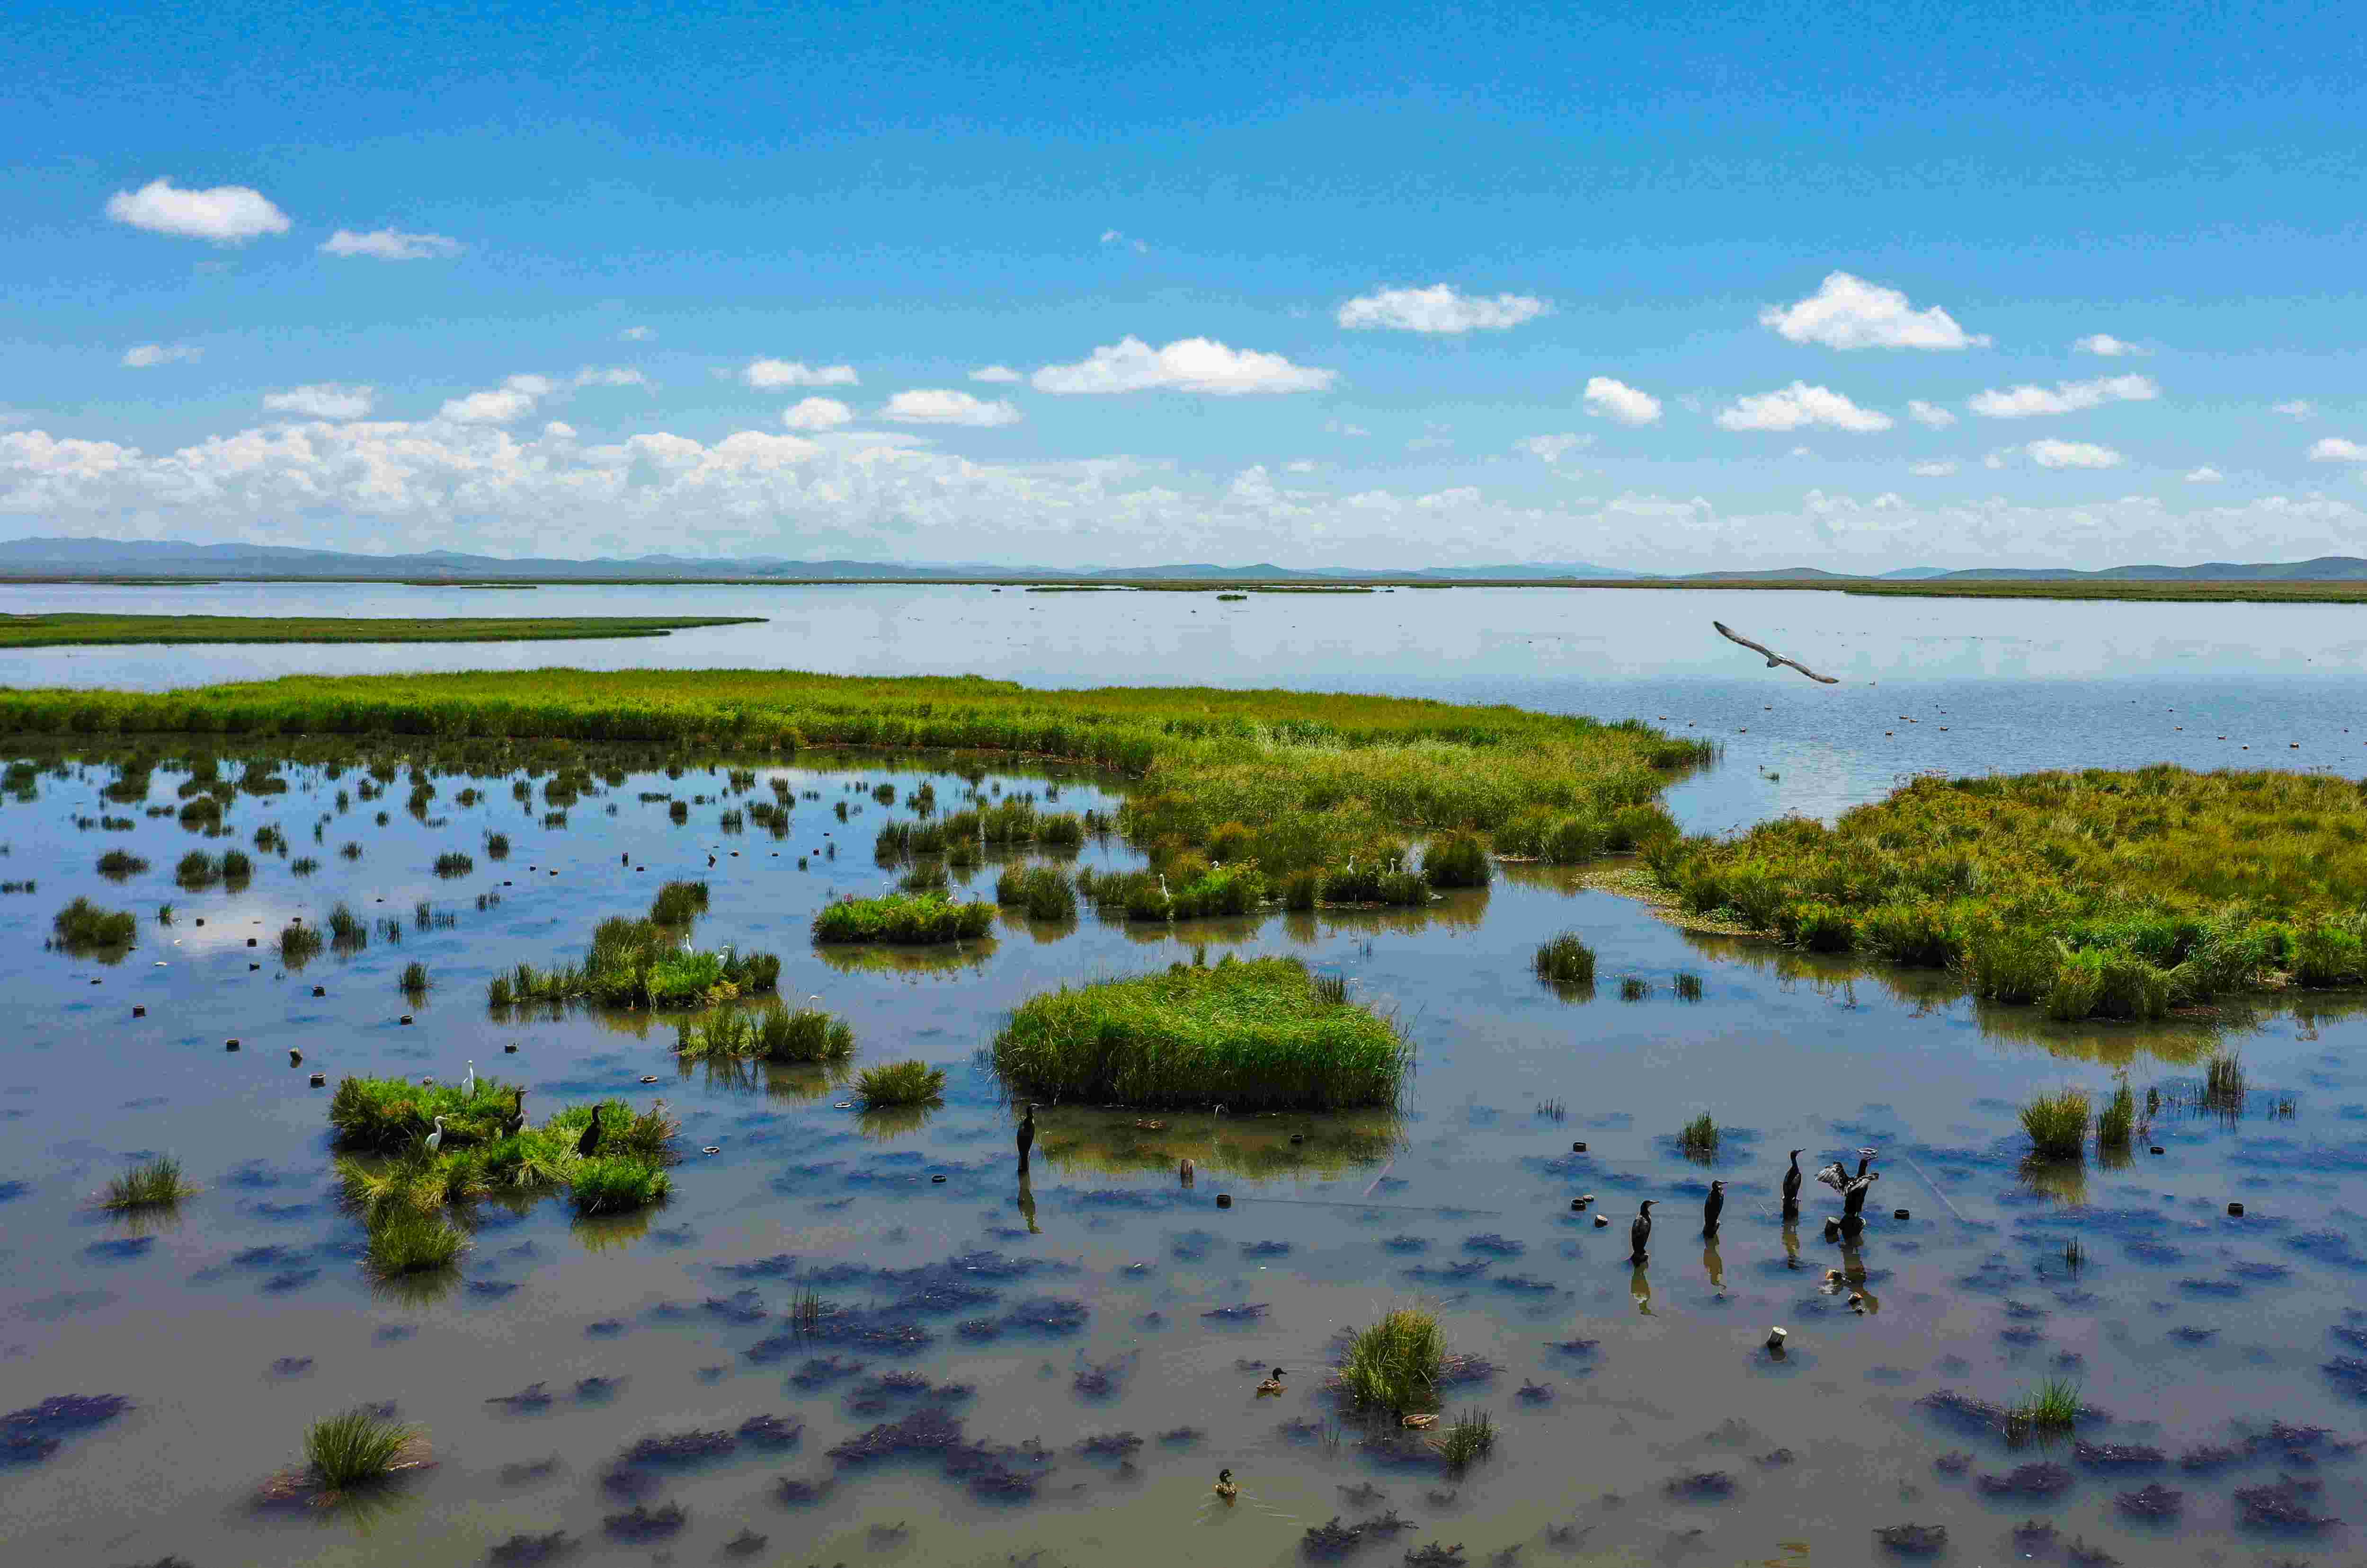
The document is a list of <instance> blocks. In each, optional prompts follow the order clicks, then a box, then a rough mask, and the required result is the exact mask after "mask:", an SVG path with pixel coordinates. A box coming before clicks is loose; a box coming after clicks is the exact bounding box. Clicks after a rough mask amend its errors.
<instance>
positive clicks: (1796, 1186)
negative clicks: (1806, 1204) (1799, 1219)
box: [1784, 1149, 1806, 1214]
mask: <svg viewBox="0 0 2367 1568" xmlns="http://www.w3.org/2000/svg"><path fill="white" fill-rule="evenodd" d="M1805 1153H1806V1150H1804V1149H1794V1150H1793V1151H1792V1168H1791V1169H1789V1170H1787V1171H1785V1172H1784V1213H1786V1214H1796V1213H1799V1212H1800V1156H1801V1155H1803V1154H1805Z"/></svg>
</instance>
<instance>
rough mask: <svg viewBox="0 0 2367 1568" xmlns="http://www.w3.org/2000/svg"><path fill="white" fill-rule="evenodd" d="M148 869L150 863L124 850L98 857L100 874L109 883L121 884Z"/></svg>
mask: <svg viewBox="0 0 2367 1568" xmlns="http://www.w3.org/2000/svg"><path fill="white" fill-rule="evenodd" d="M147 869H148V863H147V862H146V861H144V860H142V859H141V858H140V857H139V856H138V855H135V854H132V853H130V852H127V851H124V850H109V851H108V852H106V853H105V854H103V855H101V856H99V857H98V874H99V875H101V876H103V877H105V878H107V879H108V881H109V882H121V881H123V880H125V879H126V878H128V877H133V876H137V875H139V874H141V873H142V872H143V871H146V870H147Z"/></svg>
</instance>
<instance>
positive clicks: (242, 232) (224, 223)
mask: <svg viewBox="0 0 2367 1568" xmlns="http://www.w3.org/2000/svg"><path fill="white" fill-rule="evenodd" d="M107 215H108V217H109V218H112V219H114V220H116V221H117V222H118V223H129V224H130V225H131V227H133V228H134V229H145V230H147V231H149V232H150V233H152V234H171V235H173V236H175V237H176V238H178V239H184V240H211V241H213V242H214V243H216V244H221V245H243V244H244V243H246V242H247V241H249V240H255V239H260V238H262V237H263V236H264V235H266V234H285V233H286V232H288V214H286V213H284V212H282V211H280V210H279V209H277V207H274V206H273V205H272V204H271V202H270V200H269V198H267V197H265V196H264V194H263V193H262V192H261V191H258V190H252V189H249V188H248V187H247V186H214V187H213V188H212V189H210V190H183V189H181V188H180V187H179V186H176V185H174V183H173V181H172V176H170V175H165V176H164V177H162V178H159V179H153V180H150V181H149V182H148V183H147V184H146V185H144V186H141V187H140V188H139V189H138V190H119V191H117V192H116V193H115V194H114V195H113V196H111V197H108V198H107Z"/></svg>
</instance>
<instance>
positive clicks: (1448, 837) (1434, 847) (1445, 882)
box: [1421, 833, 1494, 887]
mask: <svg viewBox="0 0 2367 1568" xmlns="http://www.w3.org/2000/svg"><path fill="white" fill-rule="evenodd" d="M1493 870H1494V868H1493V867H1492V866H1490V865H1489V862H1488V851H1487V849H1486V847H1485V846H1484V845H1482V844H1481V843H1480V842H1479V840H1478V837H1477V836H1476V835H1474V834H1470V833H1447V834H1444V835H1442V836H1440V837H1439V838H1436V839H1433V840H1431V841H1430V845H1429V847H1428V848H1427V849H1425V850H1423V851H1422V856H1421V875H1422V880H1423V881H1425V882H1427V883H1429V884H1430V885H1431V886H1433V887H1485V886H1488V879H1489V876H1490V875H1491V874H1493Z"/></svg>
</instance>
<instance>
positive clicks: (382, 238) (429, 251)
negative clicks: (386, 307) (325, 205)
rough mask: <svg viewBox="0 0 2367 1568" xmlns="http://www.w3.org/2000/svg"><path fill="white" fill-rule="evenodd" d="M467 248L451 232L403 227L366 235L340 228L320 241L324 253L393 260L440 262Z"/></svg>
mask: <svg viewBox="0 0 2367 1568" xmlns="http://www.w3.org/2000/svg"><path fill="white" fill-rule="evenodd" d="M467 248H468V247H467V246H465V245H463V244H461V243H460V242H459V241H458V240H455V239H453V238H452V237H451V236H450V235H448V234H406V233H404V232H403V231H402V230H400V229H373V230H371V231H369V232H368V233H367V234H364V233H359V232H357V231H354V230H351V229H340V230H338V231H336V232H335V233H334V234H332V235H330V236H329V237H328V238H327V239H325V240H323V241H322V242H321V251H322V254H324V255H332V256H368V257H369V258H370V259H371V260H372V261H391V262H406V261H441V260H443V259H444V258H446V257H447V256H457V255H459V254H460V253H461V252H462V251H463V250H466V249H467Z"/></svg>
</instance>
